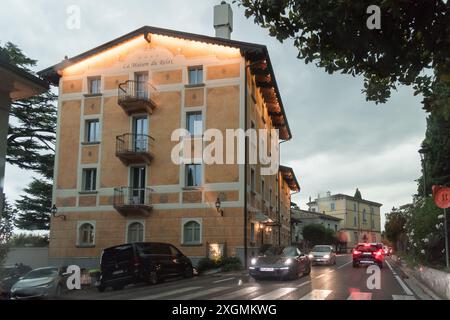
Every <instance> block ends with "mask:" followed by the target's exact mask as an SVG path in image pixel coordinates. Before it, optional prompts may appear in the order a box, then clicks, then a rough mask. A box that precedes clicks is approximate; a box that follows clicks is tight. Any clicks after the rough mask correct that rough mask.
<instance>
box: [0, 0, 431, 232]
mask: <svg viewBox="0 0 450 320" xmlns="http://www.w3.org/2000/svg"><path fill="white" fill-rule="evenodd" d="M219 2H220V1H218V0H215V1H212V0H201V1H197V0H195V1H186V0H164V1H160V0H157V1H156V0H145V1H137V0H127V1H123V0H121V1H116V0H113V1H111V0H108V1H100V0H98V1H77V0H72V1H42V0H41V1H36V0H35V1H30V0H3V1H2V10H1V12H0V42H1V43H2V44H3V43H4V42H6V41H11V42H13V43H15V44H17V45H18V46H19V47H20V48H21V49H23V51H24V52H25V53H26V54H27V55H28V56H30V57H32V58H34V59H37V60H38V61H39V64H38V67H37V68H36V71H37V70H41V69H43V68H45V67H48V66H50V65H53V64H55V63H57V62H59V61H60V60H62V59H63V57H64V56H65V55H68V56H69V57H71V56H74V55H76V54H79V53H81V52H84V51H86V50H89V49H91V48H93V47H95V46H98V45H100V44H102V43H104V42H107V41H110V40H112V39H114V38H116V37H118V36H121V35H123V34H126V33H128V32H130V31H132V30H134V29H137V28H139V27H141V26H144V25H150V26H156V27H163V28H169V29H175V30H181V31H187V32H193V33H199V34H205V35H211V36H213V35H214V29H213V6H214V5H215V4H218V3H219ZM230 2H231V1H230ZM71 5H77V6H78V7H79V8H80V10H81V28H80V29H79V30H76V29H75V30H70V29H68V28H67V27H66V19H67V17H68V14H67V13H66V11H67V8H68V7H69V6H71ZM233 10H234V17H233V19H234V31H233V33H232V36H231V37H232V39H235V40H241V41H248V42H254V43H260V44H265V45H266V46H267V47H268V49H269V53H270V56H271V59H272V64H273V66H274V69H275V75H276V77H277V82H278V85H279V89H280V91H281V96H282V99H283V103H284V106H285V109H286V113H287V117H288V121H289V125H290V128H291V131H292V134H293V140H292V141H290V142H287V143H285V144H283V145H282V163H283V164H285V165H288V166H292V167H293V168H294V170H295V173H296V175H297V178H298V180H299V182H300V185H301V188H302V190H301V192H300V194H298V195H295V196H294V198H293V199H294V201H296V202H298V203H299V204H300V206H301V207H302V208H306V202H307V200H308V198H309V197H310V196H311V197H312V198H313V199H314V198H315V197H316V196H317V194H322V195H324V194H325V193H326V192H327V191H331V192H332V193H345V194H349V195H353V194H354V191H355V189H356V187H358V188H359V189H360V190H361V193H362V196H363V198H365V199H368V200H372V201H376V202H380V203H382V204H383V207H382V208H381V210H382V212H383V213H385V212H387V211H388V210H389V209H390V208H392V207H393V206H398V205H402V204H405V203H408V202H410V201H411V195H412V194H413V193H415V192H416V190H417V187H416V182H415V181H414V180H415V179H417V178H418V177H419V175H420V157H419V154H418V153H417V150H418V149H419V145H420V143H421V141H422V139H423V137H424V132H425V117H426V114H425V112H424V111H423V110H422V109H421V104H420V100H421V99H420V98H419V97H414V96H413V94H412V90H411V89H410V88H400V89H399V90H398V92H396V93H394V94H393V95H392V97H391V99H390V100H389V102H388V103H386V104H384V105H375V104H374V103H368V102H366V101H365V96H364V95H363V94H362V93H361V88H362V79H361V78H353V77H351V76H347V75H338V74H335V75H328V74H327V73H325V72H324V71H323V70H322V69H319V68H317V67H315V66H314V65H311V64H309V65H305V63H304V62H303V61H302V60H298V59H297V58H296V56H297V51H296V50H295V48H294V47H293V46H292V43H291V42H286V43H283V44H281V43H279V42H278V41H276V40H275V39H273V38H271V37H269V36H268V32H267V31H266V30H264V29H262V28H260V27H259V26H257V25H255V24H254V23H253V20H252V19H246V18H245V17H244V11H243V9H242V8H238V7H237V6H236V5H233ZM6 170H7V171H6V183H5V190H6V194H7V197H8V198H9V199H10V200H11V199H16V198H17V197H18V196H19V195H20V192H21V190H22V189H23V188H24V187H25V186H26V184H27V183H28V182H29V181H30V179H31V174H30V173H28V172H24V171H22V170H19V169H17V168H14V167H12V166H7V168H6ZM383 218H384V217H383ZM382 223H383V224H384V219H383V221H382Z"/></svg>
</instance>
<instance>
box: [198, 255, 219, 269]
mask: <svg viewBox="0 0 450 320" xmlns="http://www.w3.org/2000/svg"><path fill="white" fill-rule="evenodd" d="M218 267H220V265H218V263H217V261H215V260H212V259H209V258H202V259H200V261H199V262H198V271H206V270H210V269H214V268H218Z"/></svg>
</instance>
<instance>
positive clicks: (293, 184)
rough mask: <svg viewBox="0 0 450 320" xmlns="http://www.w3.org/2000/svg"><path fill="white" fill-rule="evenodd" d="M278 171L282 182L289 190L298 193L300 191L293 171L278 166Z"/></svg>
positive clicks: (289, 168)
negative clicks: (284, 182)
mask: <svg viewBox="0 0 450 320" xmlns="http://www.w3.org/2000/svg"><path fill="white" fill-rule="evenodd" d="M279 171H280V173H281V176H282V177H283V179H284V181H286V183H287V184H288V186H289V188H290V189H291V190H292V191H295V192H298V191H300V185H299V183H298V181H297V177H296V176H295V173H294V170H293V169H292V168H291V167H286V166H280V168H279Z"/></svg>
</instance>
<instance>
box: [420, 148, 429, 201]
mask: <svg viewBox="0 0 450 320" xmlns="http://www.w3.org/2000/svg"><path fill="white" fill-rule="evenodd" d="M429 149H430V148H429V147H427V146H425V145H423V144H422V147H421V148H420V149H419V155H420V160H421V162H422V171H423V174H422V180H423V196H424V197H426V196H427V178H426V176H427V173H426V162H425V160H426V153H427V152H428V151H429Z"/></svg>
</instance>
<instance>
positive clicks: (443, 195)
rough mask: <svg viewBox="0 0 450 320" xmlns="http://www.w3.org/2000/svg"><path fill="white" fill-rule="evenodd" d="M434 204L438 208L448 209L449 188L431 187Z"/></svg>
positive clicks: (449, 201) (449, 200)
mask: <svg viewBox="0 0 450 320" xmlns="http://www.w3.org/2000/svg"><path fill="white" fill-rule="evenodd" d="M433 198H434V202H435V203H436V205H437V206H438V207H439V208H442V209H446V208H448V207H450V188H449V187H444V186H433Z"/></svg>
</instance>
